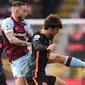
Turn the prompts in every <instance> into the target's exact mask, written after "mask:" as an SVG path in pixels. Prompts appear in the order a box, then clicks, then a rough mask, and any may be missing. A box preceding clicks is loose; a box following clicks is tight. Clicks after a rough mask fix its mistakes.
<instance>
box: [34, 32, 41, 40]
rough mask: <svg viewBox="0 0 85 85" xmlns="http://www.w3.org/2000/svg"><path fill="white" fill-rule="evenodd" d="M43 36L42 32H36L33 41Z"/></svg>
mask: <svg viewBox="0 0 85 85" xmlns="http://www.w3.org/2000/svg"><path fill="white" fill-rule="evenodd" d="M40 38H41V34H40V33H35V34H34V35H33V41H36V40H39V39H40Z"/></svg>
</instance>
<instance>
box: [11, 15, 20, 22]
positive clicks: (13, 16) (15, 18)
mask: <svg viewBox="0 0 85 85" xmlns="http://www.w3.org/2000/svg"><path fill="white" fill-rule="evenodd" d="M11 17H12V18H13V19H14V20H15V21H16V22H18V21H19V20H18V19H17V17H16V16H15V15H14V14H12V15H11Z"/></svg>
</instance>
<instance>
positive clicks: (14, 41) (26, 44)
mask: <svg viewBox="0 0 85 85" xmlns="http://www.w3.org/2000/svg"><path fill="white" fill-rule="evenodd" d="M9 42H10V43H11V44H15V45H19V46H29V45H31V43H30V42H26V41H22V40H20V39H17V38H13V39H11V40H10V41H9Z"/></svg>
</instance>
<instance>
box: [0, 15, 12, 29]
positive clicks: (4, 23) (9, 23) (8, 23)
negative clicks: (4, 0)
mask: <svg viewBox="0 0 85 85" xmlns="http://www.w3.org/2000/svg"><path fill="white" fill-rule="evenodd" d="M6 26H7V27H14V22H13V20H12V19H11V17H8V18H6V19H4V20H3V21H2V24H1V27H2V28H3V27H6Z"/></svg>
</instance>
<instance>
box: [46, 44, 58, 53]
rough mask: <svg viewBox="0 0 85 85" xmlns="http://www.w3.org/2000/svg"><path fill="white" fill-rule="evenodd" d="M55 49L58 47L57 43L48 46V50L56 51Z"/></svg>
mask: <svg viewBox="0 0 85 85" xmlns="http://www.w3.org/2000/svg"><path fill="white" fill-rule="evenodd" d="M55 49H56V44H55V43H54V44H51V45H49V46H48V48H47V50H48V51H54V50H55Z"/></svg>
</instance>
